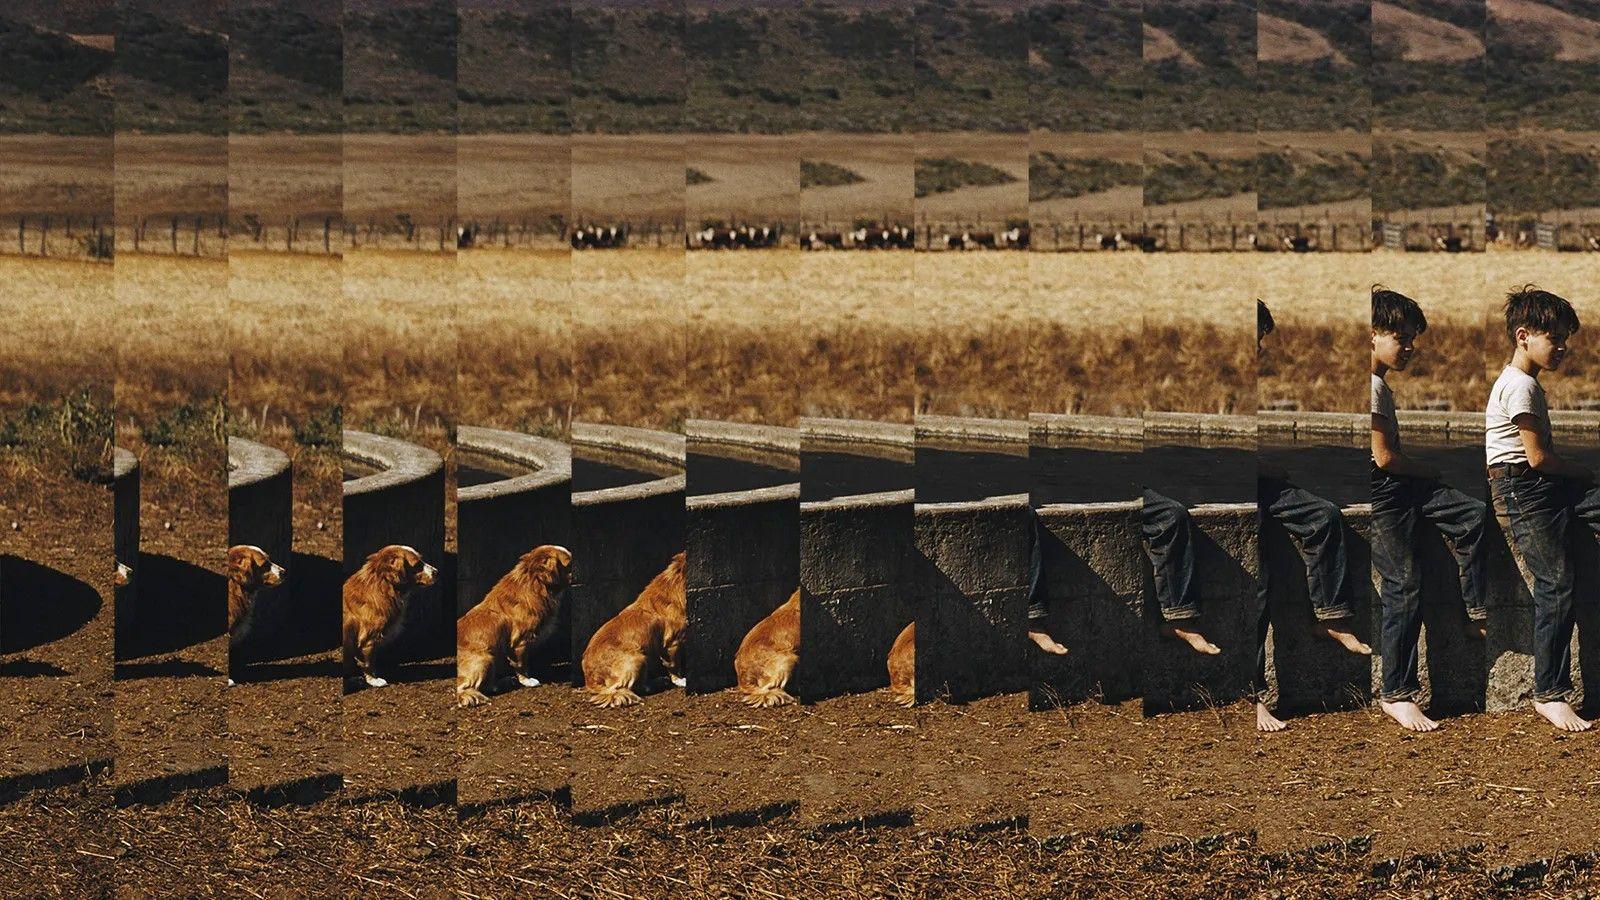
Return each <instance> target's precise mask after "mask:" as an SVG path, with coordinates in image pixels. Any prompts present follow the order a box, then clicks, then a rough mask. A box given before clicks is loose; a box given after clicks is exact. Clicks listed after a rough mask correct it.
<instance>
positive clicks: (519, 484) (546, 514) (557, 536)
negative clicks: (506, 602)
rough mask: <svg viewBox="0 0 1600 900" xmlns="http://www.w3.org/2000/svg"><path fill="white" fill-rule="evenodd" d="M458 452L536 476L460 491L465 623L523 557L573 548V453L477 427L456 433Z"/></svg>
mask: <svg viewBox="0 0 1600 900" xmlns="http://www.w3.org/2000/svg"><path fill="white" fill-rule="evenodd" d="M456 447H457V448H458V449H459V450H461V451H468V452H471V453H474V454H478V455H481V456H489V457H494V458H495V459H500V460H505V461H506V462H510V463H513V464H515V465H517V466H519V467H521V468H525V469H528V470H530V471H529V472H528V473H527V474H524V475H518V476H516V477H514V478H507V479H504V480H502V481H494V482H489V483H487V484H478V485H473V486H471V487H463V488H458V489H457V490H456V547H457V553H456V614H457V615H458V616H459V615H461V614H462V613H465V612H466V611H467V610H469V609H471V608H472V607H473V606H474V605H475V604H477V603H478V602H479V601H480V600H482V599H483V598H484V596H485V595H487V594H488V593H489V589H490V588H492V587H494V585H495V582H497V581H499V580H500V578H501V576H503V575H504V574H505V573H506V572H507V571H509V570H510V568H511V566H512V565H513V564H515V563H516V561H517V559H518V558H520V557H521V556H522V554H524V553H527V552H528V551H529V550H531V549H533V548H534V547H537V546H539V545H540V544H560V545H561V546H563V547H569V548H570V546H571V540H572V451H571V449H570V448H569V447H568V446H567V445H566V444H563V443H561V442H560V441H552V440H548V439H546V438H539V437H534V436H532V435H527V434H518V433H516V432H511V431H500V430H497V429H493V428H476V427H470V426H461V427H459V428H457V429H456ZM552 640H561V635H560V634H558V635H557V636H555V637H552ZM562 643H563V644H565V643H566V642H565V641H562Z"/></svg>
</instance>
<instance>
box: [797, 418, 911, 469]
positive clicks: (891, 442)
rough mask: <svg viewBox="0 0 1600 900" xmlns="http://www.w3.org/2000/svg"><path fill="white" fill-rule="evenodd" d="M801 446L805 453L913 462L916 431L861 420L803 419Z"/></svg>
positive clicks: (887, 423) (894, 424) (888, 423)
mask: <svg viewBox="0 0 1600 900" xmlns="http://www.w3.org/2000/svg"><path fill="white" fill-rule="evenodd" d="M800 445H801V447H802V448H803V452H805V453H830V452H832V453H848V454H852V455H855V456H870V457H873V458H876V459H897V460H905V461H907V462H910V461H911V460H912V458H913V457H914V455H915V453H916V447H917V441H916V428H915V427H914V426H911V425H906V424H901V423H896V422H869V421H866V420H862V419H824V418H809V419H801V420H800Z"/></svg>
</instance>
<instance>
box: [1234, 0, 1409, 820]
mask: <svg viewBox="0 0 1600 900" xmlns="http://www.w3.org/2000/svg"><path fill="white" fill-rule="evenodd" d="M1257 22H1258V24H1259V30H1258V34H1257V44H1256V59H1257V78H1258V87H1257V91H1258V96H1259V97H1260V98H1261V103H1260V106H1259V110H1260V120H1259V121H1260V132H1259V152H1258V155H1257V158H1256V164H1257V182H1256V186H1257V192H1256V197H1257V209H1258V216H1257V219H1258V223H1257V230H1256V233H1255V249H1256V250H1257V251H1260V252H1258V253H1257V254H1255V255H1256V256H1257V257H1259V260H1260V265H1259V266H1257V267H1256V282H1255V285H1254V288H1255V296H1254V298H1253V301H1254V302H1253V304H1252V305H1253V306H1254V307H1255V317H1256V348H1257V349H1256V368H1255V374H1256V379H1257V382H1256V387H1257V392H1256V393H1257V397H1256V433H1257V461H1256V492H1257V509H1258V517H1259V518H1258V521H1259V531H1258V534H1257V539H1258V542H1259V544H1258V555H1259V559H1260V576H1259V580H1258V582H1257V590H1258V592H1259V597H1260V602H1259V618H1258V620H1257V623H1256V633H1255V640H1256V650H1257V653H1258V654H1259V655H1258V657H1257V660H1256V670H1255V677H1254V679H1253V680H1252V683H1251V688H1252V696H1251V699H1253V700H1254V701H1255V726H1256V730H1257V731H1258V732H1260V733H1261V736H1260V737H1259V738H1258V741H1259V744H1260V747H1261V749H1260V750H1259V751H1258V752H1259V753H1261V754H1263V755H1265V756H1266V758H1268V759H1270V760H1271V763H1270V764H1269V771H1270V772H1282V771H1295V770H1301V769H1304V768H1307V767H1308V764H1309V763H1310V762H1311V760H1312V758H1313V757H1314V758H1315V761H1316V766H1315V768H1314V769H1312V771H1313V772H1314V773H1315V775H1314V776H1313V777H1310V778H1307V779H1306V780H1305V781H1304V782H1303V783H1301V784H1295V785H1291V786H1289V787H1287V788H1284V787H1282V786H1278V787H1273V786H1272V782H1270V781H1269V782H1267V786H1266V787H1265V788H1262V789H1259V793H1258V796H1256V797H1255V798H1253V799H1254V801H1255V802H1254V804H1253V807H1252V808H1253V811H1254V814H1255V821H1254V822H1253V823H1252V825H1253V827H1255V828H1256V829H1257V832H1258V840H1259V841H1260V844H1261V849H1262V850H1264V851H1267V852H1278V851H1282V850H1290V851H1294V850H1299V849H1301V848H1303V847H1306V846H1308V845H1311V844H1314V843H1316V842H1317V841H1318V840H1319V838H1318V837H1317V836H1315V835H1313V834H1311V833H1310V829H1311V825H1310V815H1309V807H1310V799H1311V797H1313V796H1315V795H1316V794H1315V792H1317V791H1319V790H1322V791H1332V790H1336V789H1335V788H1329V787H1326V785H1329V784H1337V785H1341V786H1342V785H1349V784H1352V783H1357V782H1360V781H1362V780H1365V779H1369V778H1371V777H1372V773H1371V772H1370V770H1369V769H1368V768H1366V767H1364V766H1359V765H1345V764H1344V763H1343V761H1340V760H1329V759H1328V758H1327V757H1326V755H1325V754H1319V753H1318V749H1317V748H1319V747H1322V746H1325V745H1326V743H1327V742H1328V741H1329V740H1331V738H1329V737H1328V736H1327V735H1328V734H1329V733H1334V732H1337V731H1339V730H1341V729H1344V728H1347V727H1350V725H1351V724H1352V723H1353V722H1359V723H1360V724H1361V725H1362V726H1363V727H1364V726H1365V725H1366V719H1365V717H1356V716H1354V715H1352V714H1353V713H1354V712H1355V711H1357V710H1365V709H1366V708H1367V706H1368V704H1369V702H1370V699H1371V695H1372V680H1373V678H1372V670H1373V659H1372V649H1373V647H1374V646H1376V645H1377V644H1378V643H1379V641H1378V638H1379V633H1380V631H1381V622H1380V621H1379V619H1378V617H1377V615H1376V613H1375V612H1374V607H1373V603H1372V593H1371V591H1370V590H1369V588H1368V584H1369V582H1368V580H1367V579H1366V577H1365V574H1366V570H1367V562H1366V558H1367V556H1366V554H1367V544H1366V537H1367V534H1368V511H1367V505H1366V501H1367V498H1368V484H1369V478H1368V476H1369V471H1368V470H1369V468H1370V466H1369V464H1368V463H1365V462H1363V461H1362V459H1361V457H1363V456H1367V455H1368V452H1367V451H1368V449H1369V443H1370V441H1369V438H1368V424H1369V423H1368V416H1367V414H1366V411H1365V408H1364V407H1363V406H1362V399H1361V398H1362V394H1361V392H1360V390H1359V386H1360V384H1361V383H1362V382H1361V375H1360V372H1359V371H1357V366H1358V365H1359V361H1360V351H1361V348H1362V347H1363V346H1365V344H1366V343H1367V341H1366V338H1367V336H1368V332H1367V319H1366V316H1367V302H1366V301H1367V295H1368V291H1367V281H1366V279H1367V278H1368V276H1369V273H1370V266H1369V256H1370V254H1369V252H1368V251H1369V249H1370V244H1371V242H1370V241H1369V240H1368V238H1367V235H1368V234H1370V227H1371V226H1370V220H1371V216H1370V211H1371V192H1370V186H1369V171H1370V165H1371V137H1370V122H1371V99H1370V92H1369V91H1368V89H1367V87H1366V77H1367V76H1366V72H1367V69H1368V66H1369V59H1370V55H1371V39H1370V30H1371V29H1370V4H1368V3H1366V2H1360V3H1322V4H1303V3H1297V2H1283V0H1262V2H1261V4H1260V8H1259V11H1258V14H1257ZM1322 713H1334V714H1335V715H1320V714H1322ZM1341 713H1342V714H1341ZM1323 729H1327V730H1328V731H1327V732H1324V731H1323ZM1302 735H1305V736H1304V737H1302ZM1279 780H1283V779H1279ZM1330 812H1331V813H1332V816H1333V817H1334V821H1337V822H1338V825H1337V828H1336V829H1335V831H1336V833H1338V834H1341V835H1346V834H1357V833H1362V828H1363V826H1362V824H1361V817H1362V815H1363V813H1364V811H1363V810H1360V809H1357V808H1349V807H1345V806H1340V807H1337V808H1336V809H1335V810H1331V811H1330Z"/></svg>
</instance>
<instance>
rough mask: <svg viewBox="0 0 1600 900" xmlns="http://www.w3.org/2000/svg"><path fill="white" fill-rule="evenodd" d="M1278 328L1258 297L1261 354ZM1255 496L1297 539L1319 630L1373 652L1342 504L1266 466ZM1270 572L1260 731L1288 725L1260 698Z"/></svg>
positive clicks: (1259, 633) (1259, 660)
mask: <svg viewBox="0 0 1600 900" xmlns="http://www.w3.org/2000/svg"><path fill="white" fill-rule="evenodd" d="M1275 327H1276V323H1275V322H1274V321H1273V318H1272V311H1271V310H1269V309H1268V308H1267V305H1266V304H1265V303H1263V302H1261V301H1260V300H1257V301H1256V353H1257V355H1259V354H1261V353H1262V352H1263V347H1262V341H1263V340H1265V339H1266V336H1267V335H1269V334H1271V333H1272V331H1273V329H1274V328H1275ZM1256 498H1257V501H1256V502H1257V507H1256V509H1257V512H1258V514H1259V515H1263V516H1271V517H1272V518H1273V519H1275V520H1277V521H1278V523H1279V524H1280V525H1282V526H1283V527H1284V529H1285V530H1286V531H1288V532H1289V533H1290V534H1291V535H1293V536H1294V537H1295V538H1296V540H1297V542H1298V545H1299V550H1300V558H1301V559H1302V560H1303V561H1304V563H1305V568H1306V593H1307V595H1308V596H1309V597H1310V598H1311V609H1312V612H1313V613H1314V614H1315V615H1316V619H1317V625H1316V631H1317V633H1318V634H1321V635H1322V636H1324V637H1326V638H1328V639H1330V640H1333V641H1335V642H1337V643H1338V644H1339V645H1340V646H1341V647H1343V648H1345V649H1346V650H1348V651H1350V652H1351V653H1359V654H1371V653H1372V648H1371V647H1369V646H1367V645H1366V644H1364V643H1362V642H1361V639H1360V638H1357V637H1356V635H1355V629H1354V623H1353V622H1352V619H1353V618H1354V615H1355V612H1354V610H1353V609H1352V608H1351V606H1350V600H1349V598H1348V595H1347V592H1346V591H1345V588H1344V583H1345V575H1346V568H1347V567H1346V564H1345V549H1344V518H1343V516H1341V515H1340V513H1339V507H1338V506H1337V505H1336V504H1335V503H1333V501H1331V500H1327V499H1324V498H1322V497H1318V496H1317V495H1316V494H1313V493H1311V492H1310V491H1308V490H1306V489H1304V488H1301V487H1296V486H1295V485H1294V484H1292V483H1291V482H1290V481H1289V476H1288V473H1287V472H1284V471H1282V470H1280V469H1275V468H1272V467H1269V466H1266V465H1260V466H1258V469H1257V478H1256ZM1267 571H1268V568H1267V566H1266V565H1265V562H1263V565H1262V566H1261V579H1260V581H1259V582H1258V584H1259V591H1260V597H1259V602H1260V604H1261V610H1260V613H1259V618H1258V620H1257V625H1256V640H1257V645H1256V691H1257V693H1256V728H1258V729H1259V730H1261V731H1282V730H1283V729H1284V727H1285V725H1284V723H1283V721H1282V720H1280V719H1279V718H1278V717H1276V716H1274V715H1273V714H1272V711H1271V710H1270V709H1269V708H1268V707H1267V705H1266V703H1265V702H1264V701H1263V700H1262V693H1263V692H1264V691H1265V688H1266V685H1265V681H1266V639H1267V621H1268V615H1267V604H1266V578H1267Z"/></svg>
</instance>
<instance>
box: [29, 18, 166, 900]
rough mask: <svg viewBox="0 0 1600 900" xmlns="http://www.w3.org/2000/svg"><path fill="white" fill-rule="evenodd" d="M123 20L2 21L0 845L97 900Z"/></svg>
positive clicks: (105, 863)
mask: <svg viewBox="0 0 1600 900" xmlns="http://www.w3.org/2000/svg"><path fill="white" fill-rule="evenodd" d="M116 14H117V6H116V3H115V2H113V0H103V2H99V3H90V4H83V5H79V6H77V7H75V8H73V9H71V10H66V9H55V8H54V4H51V5H49V8H44V7H43V6H34V5H29V6H20V7H16V8H13V9H8V10H6V11H5V12H4V13H0V29H3V30H4V31H5V33H6V34H7V35H8V40H7V43H6V46H7V57H8V64H7V65H8V67H14V70H15V71H17V72H30V73H33V74H34V76H35V78H34V80H31V81H30V80H25V79H22V78H8V79H7V83H6V86H5V87H4V88H0V91H3V95H4V98H5V99H4V103H5V106H6V110H7V115H5V116H4V117H3V118H0V169H3V170H4V172H5V176H4V177H3V178H0V229H3V231H0V233H3V234H4V235H5V241H4V242H3V243H0V254H3V255H0V268H3V270H4V271H3V279H4V283H5V285H6V289H5V298H6V308H7V316H6V319H7V327H6V328H5V329H4V331H3V337H0V385H3V388H0V520H3V521H4V522H5V525H6V529H7V530H6V531H5V537H4V539H3V540H0V691H3V692H4V693H5V696H6V697H7V698H8V700H7V703H6V704H5V712H4V713H3V714H0V733H3V735H4V737H3V738H0V832H3V833H4V834H5V841H6V844H7V847H8V848H10V849H9V850H8V854H7V855H8V857H9V858H10V860H11V861H12V864H11V865H9V866H7V873H6V876H5V877H6V879H7V881H8V882H13V883H15V884H28V885H53V886H56V888H57V889H58V890H60V891H61V892H63V893H68V894H76V895H84V896H103V895H109V894H110V893H112V891H113V890H114V885H115V880H114V879H115V874H116V870H115V865H114V862H113V860H114V857H113V856H112V851H113V850H114V848H115V846H116V834H115V833H114V831H113V829H112V825H113V820H112V796H111V788H110V782H111V779H112V774H113V772H112V766H113V757H114V752H115V742H114V733H113V722H112V706H111V688H112V652H113V629H114V624H115V623H114V615H115V613H114V609H115V608H116V605H117V604H120V603H121V602H122V600H123V599H124V598H125V597H127V596H128V595H129V592H130V591H131V590H133V579H132V573H133V565H134V564H136V563H137V562H138V559H137V558H136V547H137V534H138V518H137V516H138V509H137V487H135V486H134V485H135V480H136V478H137V475H136V474H135V473H136V472H137V466H136V465H135V464H134V458H133V457H132V456H131V454H129V453H127V452H126V451H121V452H115V453H114V451H113V443H114V442H113V440H112V429H113V406H112V399H113V393H114V390H115V377H116V373H115V369H114V363H115V359H116V355H115V346H114V341H115V335H116V324H117V322H116V316H115V315H114V314H113V312H112V310H114V308H115V306H114V300H115V295H114V283H113V272H112V260H111V255H112V246H111V242H112V228H113V205H112V194H113V180H114V171H113V156H112V117H113V113H114V109H113V106H112V101H111V95H110V92H109V91H108V90H107V86H108V85H109V84H110V82H111V80H112V78H113V77H114V76H113V65H114V60H113V54H114V50H113V48H114V45H115V32H116V21H117V16H116ZM130 500H131V501H132V503H133V506H132V507H131V508H130V507H129V506H128V505H127V503H128V501H130ZM119 503H120V505H118V504H119ZM114 510H116V511H115V512H114ZM115 526H120V528H119V527H115ZM129 536H132V537H133V539H132V540H131V541H130V540H129V539H128V538H129ZM88 854H93V855H88Z"/></svg>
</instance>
